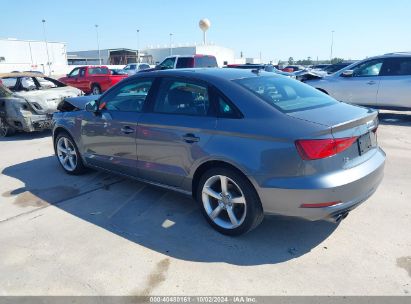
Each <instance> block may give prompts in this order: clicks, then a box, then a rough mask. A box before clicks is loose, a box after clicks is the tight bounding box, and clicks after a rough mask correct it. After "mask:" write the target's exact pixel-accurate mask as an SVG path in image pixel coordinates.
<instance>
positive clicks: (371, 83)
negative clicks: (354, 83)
mask: <svg viewBox="0 0 411 304" xmlns="http://www.w3.org/2000/svg"><path fill="white" fill-rule="evenodd" d="M367 84H369V85H373V84H376V82H375V81H374V80H371V81H368V82H367Z"/></svg>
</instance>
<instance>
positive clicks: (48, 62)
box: [41, 19, 51, 76]
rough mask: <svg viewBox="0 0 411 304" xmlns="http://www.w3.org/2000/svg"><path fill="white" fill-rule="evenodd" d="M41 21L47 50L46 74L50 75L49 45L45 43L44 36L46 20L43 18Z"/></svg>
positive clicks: (45, 41)
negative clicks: (47, 69)
mask: <svg viewBox="0 0 411 304" xmlns="http://www.w3.org/2000/svg"><path fill="white" fill-rule="evenodd" d="M41 22H42V23H43V35H44V43H45V44H46V52H47V66H48V67H49V71H48V75H49V76H50V74H51V68H50V55H49V46H48V43H47V36H46V20H45V19H43V20H41Z"/></svg>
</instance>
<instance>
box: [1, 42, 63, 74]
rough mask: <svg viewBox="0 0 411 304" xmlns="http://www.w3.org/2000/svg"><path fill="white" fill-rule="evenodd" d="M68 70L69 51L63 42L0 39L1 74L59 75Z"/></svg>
mask: <svg viewBox="0 0 411 304" xmlns="http://www.w3.org/2000/svg"><path fill="white" fill-rule="evenodd" d="M46 45H47V47H46ZM47 51H48V52H47ZM47 53H48V54H47ZM49 60H50V61H49ZM49 66H50V68H49ZM66 70H67V51H66V44H65V43H63V42H51V41H50V42H47V44H46V43H45V42H44V41H36V40H17V39H0V72H11V71H40V72H43V73H44V74H54V75H56V74H57V75H58V74H64V73H65V72H66Z"/></svg>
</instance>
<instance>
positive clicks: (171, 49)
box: [170, 33, 173, 56]
mask: <svg viewBox="0 0 411 304" xmlns="http://www.w3.org/2000/svg"><path fill="white" fill-rule="evenodd" d="M172 39H173V34H172V33H170V56H171V55H173V45H172Z"/></svg>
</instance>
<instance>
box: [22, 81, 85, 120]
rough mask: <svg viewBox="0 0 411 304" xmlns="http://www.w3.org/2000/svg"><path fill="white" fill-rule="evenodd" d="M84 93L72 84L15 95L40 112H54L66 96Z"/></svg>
mask: <svg viewBox="0 0 411 304" xmlns="http://www.w3.org/2000/svg"><path fill="white" fill-rule="evenodd" d="M82 94H83V92H82V91H81V90H79V89H76V88H73V87H70V86H65V87H59V88H53V89H46V90H34V91H28V92H23V91H21V92H16V93H14V95H15V96H17V97H21V98H24V99H25V100H26V101H27V102H28V103H29V104H30V106H31V108H32V109H33V110H34V111H35V112H36V113H38V114H52V113H54V112H56V111H57V106H58V104H59V103H60V102H61V101H62V100H63V99H64V98H67V97H76V96H80V95H82Z"/></svg>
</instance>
